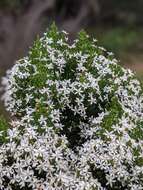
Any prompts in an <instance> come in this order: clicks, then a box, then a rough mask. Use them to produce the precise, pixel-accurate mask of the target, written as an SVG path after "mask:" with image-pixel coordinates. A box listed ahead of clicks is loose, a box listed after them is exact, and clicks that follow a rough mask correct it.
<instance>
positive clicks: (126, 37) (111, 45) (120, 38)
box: [99, 27, 141, 55]
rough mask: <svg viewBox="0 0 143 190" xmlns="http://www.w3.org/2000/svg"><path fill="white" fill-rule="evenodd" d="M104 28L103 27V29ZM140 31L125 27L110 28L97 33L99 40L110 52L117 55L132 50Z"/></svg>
mask: <svg viewBox="0 0 143 190" xmlns="http://www.w3.org/2000/svg"><path fill="white" fill-rule="evenodd" d="M104 30H105V29H104ZM140 36H141V32H139V31H135V30H132V29H127V28H118V27H117V28H111V29H110V30H108V29H107V30H106V31H105V32H104V33H102V32H101V34H100V35H99V42H100V43H101V45H102V46H104V47H105V48H106V49H108V50H109V51H111V52H114V53H116V54H117V55H119V54H120V53H123V52H124V53H125V52H127V51H129V50H134V49H135V47H136V46H137V43H138V42H139V39H140Z"/></svg>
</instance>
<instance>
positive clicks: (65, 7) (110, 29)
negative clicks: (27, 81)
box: [0, 0, 143, 112]
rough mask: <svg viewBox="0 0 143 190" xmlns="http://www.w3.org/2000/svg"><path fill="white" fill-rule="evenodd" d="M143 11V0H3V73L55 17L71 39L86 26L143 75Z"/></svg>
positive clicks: (0, 36)
mask: <svg viewBox="0 0 143 190" xmlns="http://www.w3.org/2000/svg"><path fill="white" fill-rule="evenodd" d="M142 14H143V0H136V1H135V0H120V1H119V0H108V1H107V0H0V66H1V67H0V75H1V76H2V75H4V73H5V71H6V70H7V69H8V68H10V67H11V66H12V65H13V64H14V63H15V61H16V60H17V59H19V58H21V57H23V56H25V55H26V54H27V52H28V49H29V47H30V46H31V45H32V43H33V41H34V39H35V38H36V36H37V35H42V33H43V31H44V30H45V29H46V28H48V26H49V25H50V23H52V22H53V21H55V22H56V24H57V26H58V27H59V29H60V30H63V29H64V30H66V31H68V32H69V34H70V42H71V41H72V40H73V39H74V38H75V37H76V34H77V32H78V31H80V30H81V29H82V28H84V29H85V30H86V31H87V32H88V33H90V34H91V35H92V36H94V37H95V38H96V39H97V40H98V44H99V45H103V46H104V47H105V48H106V49H107V50H109V51H112V52H114V54H115V55H116V57H117V58H118V59H119V60H120V63H121V64H122V65H124V66H125V67H128V68H131V69H132V70H134V71H136V72H137V75H138V76H139V77H140V78H141V79H143V43H142V42H143V35H142V33H143V15H142ZM1 110H3V108H2V106H0V112H2V111H1Z"/></svg>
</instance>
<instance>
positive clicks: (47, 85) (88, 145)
mask: <svg viewBox="0 0 143 190" xmlns="http://www.w3.org/2000/svg"><path fill="white" fill-rule="evenodd" d="M3 84H4V86H5V89H6V93H5V94H4V101H5V105H6V107H7V109H8V110H9V111H10V112H11V114H12V115H14V116H15V117H16V118H17V120H18V121H17V122H14V125H15V126H17V129H15V130H18V131H19V130H20V131H22V132H20V133H18V134H19V136H20V138H19V137H17V138H18V140H17V138H16V136H15V135H12V138H11V137H9V139H10V140H11V141H12V142H13V141H14V143H15V144H17V142H18V146H17V149H16V150H17V151H16V152H15V153H14V155H13V156H14V157H15V154H17V152H19V151H20V150H21V146H23V144H22V145H21V143H19V142H21V139H23V138H26V142H27V143H26V145H25V146H30V147H32V149H30V150H29V149H28V150H27V149H26V150H25V151H26V153H23V152H22V153H21V154H19V157H18V159H24V162H25V163H26V161H25V159H26V158H27V157H28V159H29V160H30V161H31V164H30V165H28V164H27V163H26V164H25V167H24V168H23V167H22V171H23V172H25V170H26V169H27V168H28V169H29V167H30V169H29V170H30V171H31V174H30V176H29V178H30V180H31V181H30V180H29V181H26V182H25V183H24V184H30V185H33V188H35V187H36V185H37V183H39V182H38V180H39V181H40V183H43V184H45V186H43V188H45V189H46V188H49V187H50V185H51V184H52V185H51V190H53V189H55V190H58V189H59V190H62V189H71V190H72V189H77V190H95V189H132V190H136V189H138V190H139V189H142V188H143V177H142V176H143V170H142V168H143V135H142V132H143V129H142V127H143V119H142V118H143V91H142V87H141V84H140V82H139V81H138V80H137V79H136V77H135V76H134V74H133V73H132V72H131V71H130V70H127V69H124V68H122V67H121V66H119V65H118V62H117V60H116V59H115V58H114V57H113V55H112V54H111V53H108V52H107V51H106V50H104V49H103V48H101V47H98V46H97V44H96V40H93V41H92V40H91V39H90V38H89V37H88V36H87V35H86V33H85V32H81V33H80V34H79V36H78V38H77V40H75V41H74V43H73V44H72V45H69V44H68V38H67V34H66V33H65V32H58V31H57V28H56V27H55V26H54V25H53V26H52V27H51V29H50V30H49V31H47V32H46V33H45V34H44V36H43V37H42V38H40V39H37V41H36V42H35V43H34V45H33V47H32V48H31V49H30V52H29V54H28V56H27V57H25V58H23V59H21V60H19V61H18V62H17V63H16V65H15V66H14V67H13V68H12V69H11V70H10V71H8V73H7V77H6V78H4V80H3ZM26 128H27V129H26ZM33 131H34V132H33ZM47 131H48V132H47ZM51 131H52V132H51ZM15 133H16V132H14V134H15ZM31 133H32V137H31ZM16 134H17V133H16ZM25 134H26V135H25ZM47 134H48V135H49V139H51V135H52V134H54V136H53V138H55V141H56V142H57V141H58V138H59V139H60V138H61V139H64V146H63V143H60V144H58V145H55V144H53V146H54V148H52V147H51V150H53V149H55V147H57V149H58V147H60V151H61V152H59V154H60V155H61V156H60V157H58V158H59V160H60V159H61V161H63V160H65V162H66V167H65V169H64V170H63V168H59V170H58V167H57V168H56V169H55V170H53V171H52V170H51V177H50V180H49V175H48V167H47V166H46V164H47V159H48V158H46V156H45V155H47V154H48V153H49V151H50V149H48V148H47V143H48V140H46V142H43V140H42V138H44V139H48V135H47ZM21 135H22V136H21ZM35 135H36V137H35ZM37 135H38V137H37ZM25 136H26V137H25ZM28 136H29V138H28ZM31 138H32V139H33V140H32V141H31ZM39 139H41V140H39ZM37 141H38V142H39V143H42V145H41V146H42V148H43V153H39V154H38V153H37V154H34V151H35V149H36V151H37V150H38V149H37V147H40V144H38V145H37V144H36V143H37ZM59 141H60V142H61V140H59ZM59 141H58V142H59ZM22 142H23V140H22ZM50 143H51V141H50V140H49V144H50ZM43 145H44V146H43ZM44 147H45V148H44ZM65 147H66V148H65ZM63 149H64V150H66V151H65V152H64V150H63ZM7 151H9V146H8V147H7ZM63 152H64V153H63ZM5 154H6V152H5ZM39 155H40V156H39ZM55 156H56V155H55ZM39 159H40V160H41V159H42V160H43V165H42V164H41V163H40V168H39V166H38V164H37V163H38V162H39V161H37V160H39ZM35 160H36V165H35V167H34V166H33V162H34V161H35ZM15 162H16V163H17V162H18V163H19V162H20V164H21V161H20V160H17V158H14V161H13V163H12V164H10V166H8V167H7V168H6V169H5V170H6V171H7V170H8V168H9V167H11V170H13V167H15V166H14V163H15ZM50 164H51V166H52V167H53V163H52V162H51V163H50ZM45 166H46V168H45ZM16 167H17V166H16ZM49 167H50V166H49ZM33 168H34V169H33ZM37 170H38V171H40V174H41V173H42V172H44V174H45V173H46V175H44V177H41V176H42V174H41V175H40V174H39V175H38V174H36V172H35V171H37ZM65 170H66V171H65ZM1 171H3V168H2V169H1ZM26 171H27V170H26ZM59 171H60V172H59ZM61 173H65V178H64V179H63V178H62V179H61V178H59V177H60V176H59V175H61ZM11 175H12V176H13V175H14V174H11ZM15 175H18V178H17V180H16V179H15V181H14V182H15V183H19V185H20V182H19V181H22V179H21V178H20V177H21V176H22V174H21V173H20V174H18V173H16V174H15ZM25 175H26V174H25ZM55 175H57V178H56V177H55ZM4 176H5V173H4V174H2V177H3V178H4ZM33 176H34V177H35V178H34V179H35V182H33ZM7 178H10V177H7ZM4 179H5V178H4ZM19 179H20V180H19ZM59 179H60V182H59ZM65 179H66V180H65ZM11 180H12V179H11V178H10V180H9V181H10V182H9V184H10V183H11ZM43 180H44V182H43ZM52 180H53V182H52ZM3 181H4V180H3ZM3 183H6V182H3ZM55 184H56V185H55ZM20 187H22V186H21V185H20Z"/></svg>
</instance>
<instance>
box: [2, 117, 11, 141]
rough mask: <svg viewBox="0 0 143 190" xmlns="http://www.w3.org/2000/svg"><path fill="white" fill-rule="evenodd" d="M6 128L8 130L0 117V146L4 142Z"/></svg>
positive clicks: (7, 125)
mask: <svg viewBox="0 0 143 190" xmlns="http://www.w3.org/2000/svg"><path fill="white" fill-rule="evenodd" d="M8 128H9V124H8V122H7V121H6V119H5V118H4V117H3V116H1V117H0V144H2V143H4V142H6V137H7V130H8Z"/></svg>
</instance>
